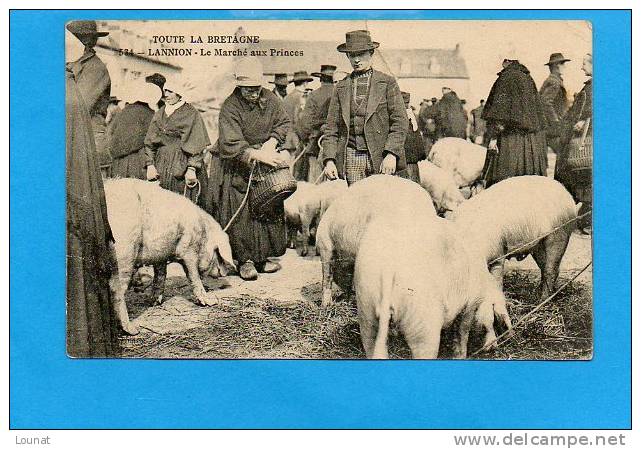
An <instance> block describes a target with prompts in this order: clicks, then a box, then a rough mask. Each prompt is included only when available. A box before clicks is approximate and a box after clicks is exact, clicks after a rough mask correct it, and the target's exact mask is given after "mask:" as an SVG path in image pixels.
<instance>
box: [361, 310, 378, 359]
mask: <svg viewBox="0 0 641 449" xmlns="http://www.w3.org/2000/svg"><path fill="white" fill-rule="evenodd" d="M357 302H358V323H359V327H360V329H361V341H362V342H363V348H364V349H365V355H366V356H367V358H368V359H371V358H372V357H373V353H374V343H375V341H376V329H377V328H378V323H377V322H376V317H375V316H374V308H373V307H372V306H371V304H363V303H361V302H360V301H357Z"/></svg>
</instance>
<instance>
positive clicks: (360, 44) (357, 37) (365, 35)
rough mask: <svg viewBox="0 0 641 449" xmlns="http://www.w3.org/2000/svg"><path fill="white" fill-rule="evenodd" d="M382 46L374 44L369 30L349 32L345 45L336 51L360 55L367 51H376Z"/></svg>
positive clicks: (341, 45) (346, 35)
mask: <svg viewBox="0 0 641 449" xmlns="http://www.w3.org/2000/svg"><path fill="white" fill-rule="evenodd" d="M379 45H380V44H379V43H378V42H373V41H372V37H371V36H370V34H369V31H367V30H356V31H349V32H348V33H346V34H345V43H344V44H340V45H339V46H338V47H336V49H337V50H338V51H340V52H341V53H360V52H363V51H367V50H374V49H375V48H378V46H379Z"/></svg>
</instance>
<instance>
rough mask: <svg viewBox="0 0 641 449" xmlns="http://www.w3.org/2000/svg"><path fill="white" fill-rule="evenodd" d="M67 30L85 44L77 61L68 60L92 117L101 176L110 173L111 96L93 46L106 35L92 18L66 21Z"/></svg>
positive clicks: (103, 65)
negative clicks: (108, 140)
mask: <svg viewBox="0 0 641 449" xmlns="http://www.w3.org/2000/svg"><path fill="white" fill-rule="evenodd" d="M67 30H68V31H70V32H71V33H72V34H73V35H74V36H76V37H77V38H78V40H80V42H82V44H83V45H84V46H85V51H84V54H83V55H82V56H81V57H80V58H79V59H78V60H76V61H73V62H69V63H68V65H69V68H70V70H71V71H72V72H73V74H74V78H75V80H76V85H77V86H78V89H79V90H80V93H81V95H82V98H83V99H84V102H85V105H86V107H87V109H88V110H89V115H90V117H91V128H92V130H93V134H94V141H95V144H96V152H97V153H98V163H99V164H100V167H101V171H102V174H103V176H104V177H108V176H109V175H110V169H111V156H110V154H109V151H108V150H107V146H106V128H107V122H106V121H105V117H106V116H107V107H108V105H109V99H110V97H111V94H110V92H111V78H110V77H109V71H108V70H107V66H106V65H105V64H104V62H102V60H101V59H100V58H99V57H98V55H96V51H95V50H94V47H95V46H96V44H97V43H98V38H100V37H104V36H107V35H108V34H109V33H108V32H107V31H98V27H97V25H96V22H95V21H94V20H74V21H72V22H69V23H68V24H67Z"/></svg>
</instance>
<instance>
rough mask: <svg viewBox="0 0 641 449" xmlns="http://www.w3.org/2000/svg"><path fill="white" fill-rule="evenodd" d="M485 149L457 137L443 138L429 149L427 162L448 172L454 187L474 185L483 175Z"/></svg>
mask: <svg viewBox="0 0 641 449" xmlns="http://www.w3.org/2000/svg"><path fill="white" fill-rule="evenodd" d="M486 154H487V148H485V147H484V146H481V145H477V144H475V143H472V142H470V141H468V140H465V139H461V138H459V137H444V138H442V139H439V140H437V141H436V143H435V144H434V145H433V146H432V148H431V149H430V154H429V155H428V157H427V158H428V160H429V161H430V162H433V163H434V164H435V165H437V166H439V167H441V168H442V169H444V170H445V171H447V172H449V173H450V174H451V175H452V177H453V178H454V182H455V183H456V185H457V186H458V187H459V188H460V187H467V186H472V185H474V184H475V183H476V182H477V181H479V179H480V178H481V175H482V174H483V166H484V165H485V156H486Z"/></svg>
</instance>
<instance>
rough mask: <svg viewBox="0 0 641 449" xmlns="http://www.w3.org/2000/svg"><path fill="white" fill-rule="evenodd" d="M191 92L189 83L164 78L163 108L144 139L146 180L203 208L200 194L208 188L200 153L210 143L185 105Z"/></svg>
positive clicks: (199, 121)
mask: <svg viewBox="0 0 641 449" xmlns="http://www.w3.org/2000/svg"><path fill="white" fill-rule="evenodd" d="M190 90H191V89H190V85H189V83H188V82H181V81H179V80H177V79H175V78H170V77H167V81H166V82H165V85H164V92H163V100H164V102H165V105H164V106H162V107H161V108H160V109H159V110H158V111H157V112H156V113H155V114H154V117H153V119H152V120H151V124H150V125H149V130H148V131H147V135H146V137H145V166H146V167H147V171H146V178H147V180H149V181H155V180H158V181H160V186H161V187H163V188H165V189H167V190H171V191H173V192H176V193H179V194H181V195H183V194H184V195H185V196H186V197H187V198H189V199H190V200H191V201H192V202H194V203H197V204H199V205H200V206H202V205H203V203H204V197H205V195H201V194H200V193H202V192H204V191H205V190H206V186H207V174H206V172H205V167H204V164H203V151H204V150H205V148H207V147H208V146H209V144H210V141H209V135H208V134H207V129H206V128H205V122H204V121H203V118H202V116H201V115H200V112H198V110H196V108H195V107H193V106H192V105H191V104H189V103H187V101H186V100H187V96H188V94H189V92H190ZM198 184H200V187H198Z"/></svg>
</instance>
